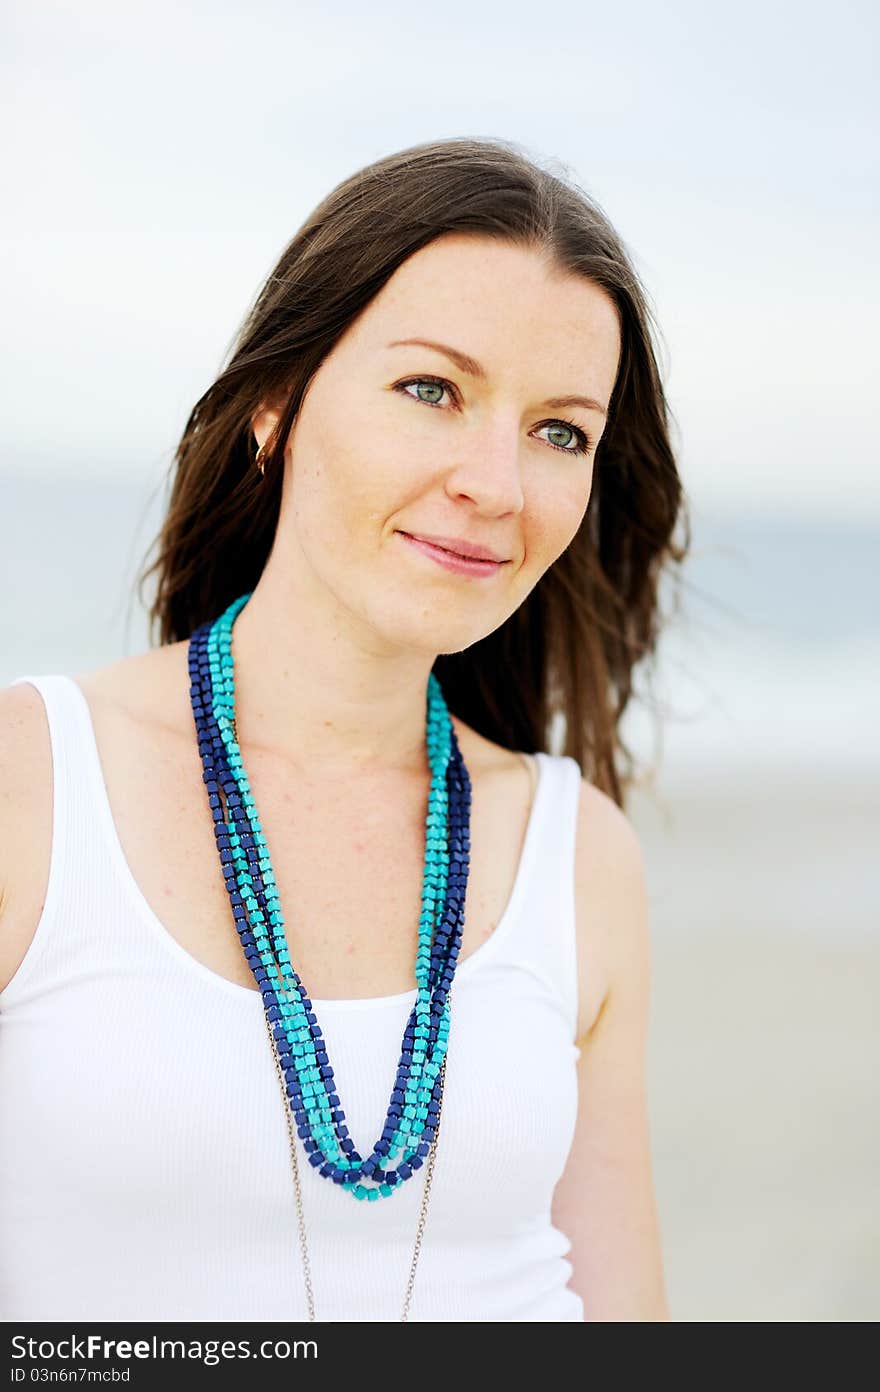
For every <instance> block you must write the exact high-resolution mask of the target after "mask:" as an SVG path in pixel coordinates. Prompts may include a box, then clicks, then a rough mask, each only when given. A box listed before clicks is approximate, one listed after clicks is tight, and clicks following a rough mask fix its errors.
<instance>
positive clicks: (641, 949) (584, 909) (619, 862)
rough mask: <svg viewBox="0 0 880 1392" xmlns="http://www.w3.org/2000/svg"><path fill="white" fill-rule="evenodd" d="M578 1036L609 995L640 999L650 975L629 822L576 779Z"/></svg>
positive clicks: (642, 877) (641, 868)
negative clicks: (577, 803)
mask: <svg viewBox="0 0 880 1392" xmlns="http://www.w3.org/2000/svg"><path fill="white" fill-rule="evenodd" d="M575 902H576V917H577V946H578V985H579V988H580V989H579V999H580V1002H581V1010H580V1012H579V1022H578V1023H579V1036H578V1037H579V1038H580V1039H583V1038H584V1037H585V1036H587V1035H588V1034H589V1033H590V1031H591V1030H592V1028H593V1026H594V1025H595V1023H596V1022H597V1020H598V1019H599V1017H600V1015H601V1013H602V1011H603V1010H604V1009H605V1007H606V1005H607V1003H608V1001H609V998H610V996H611V994H612V993H616V994H618V995H619V994H620V993H624V994H627V995H630V994H631V995H633V996H636V997H641V999H642V1001H644V996H645V992H646V990H647V983H648V974H649V970H650V957H649V948H650V935H649V912H648V896H647V878H646V870H645V860H644V854H643V851H642V846H641V842H640V840H639V837H638V834H637V832H636V830H635V828H634V827H633V824H632V822H631V821H630V820H629V818H628V817H627V815H626V813H625V812H624V811H623V809H622V808H620V807H619V806H618V805H617V803H616V802H615V801H614V799H613V798H611V797H609V795H608V794H607V793H604V792H603V791H602V790H601V789H600V788H597V787H596V786H595V785H594V784H592V783H590V782H589V781H588V780H587V779H585V778H582V779H581V790H580V803H579V808H578V819H577V836H576V844H575Z"/></svg>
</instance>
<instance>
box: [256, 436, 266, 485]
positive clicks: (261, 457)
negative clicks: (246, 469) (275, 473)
mask: <svg viewBox="0 0 880 1392" xmlns="http://www.w3.org/2000/svg"><path fill="white" fill-rule="evenodd" d="M266 443H267V444H268V441H267V442H266ZM265 450H266V445H260V448H259V449H258V450H257V457H256V459H255V460H254V463H255V464H256V466H257V468H258V469H259V471H260V477H261V478H265V477H266V454H265Z"/></svg>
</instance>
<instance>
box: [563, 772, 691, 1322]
mask: <svg viewBox="0 0 880 1392" xmlns="http://www.w3.org/2000/svg"><path fill="white" fill-rule="evenodd" d="M575 905H576V917H577V945H578V976H579V991H580V999H581V1001H583V1000H584V999H585V997H586V991H585V974H586V970H587V964H588V963H589V964H594V963H596V962H597V961H601V962H602V964H603V975H604V985H605V995H604V999H603V1001H602V1005H601V1008H600V1009H599V1011H598V1015H597V1017H596V1019H595V1021H594V1022H593V1024H592V1026H591V1027H590V1028H589V1029H588V1030H587V1031H586V1033H585V1034H583V1035H582V1036H581V1038H580V1039H579V1040H578V1041H577V1042H578V1045H579V1046H580V1049H581V1057H580V1059H579V1060H578V1065H577V1069H578V1119H577V1124H576V1127H575V1135H574V1140H573V1142H572V1148H571V1152H570V1154H569V1157H568V1160H567V1162H566V1167H565V1170H564V1172H563V1174H562V1176H561V1178H560V1180H559V1183H558V1184H557V1186H556V1189H555V1191H554V1197H553V1207H552V1217H553V1222H554V1224H555V1225H556V1226H557V1227H558V1228H560V1229H561V1230H562V1231H563V1232H564V1233H565V1234H566V1235H567V1236H568V1237H569V1238H570V1239H571V1243H572V1247H571V1251H570V1253H569V1260H570V1261H571V1263H572V1266H573V1272H572V1276H571V1280H570V1282H569V1285H570V1286H571V1288H572V1289H573V1290H575V1291H576V1292H577V1294H578V1295H580V1297H581V1298H582V1300H583V1302H584V1318H585V1320H587V1321H590V1322H593V1321H603V1322H604V1321H624V1322H633V1321H636V1322H645V1321H658V1320H661V1321H666V1320H669V1319H670V1314H669V1308H668V1304H667V1297H666V1292H665V1285H664V1275H663V1261H662V1253H661V1241H660V1232H659V1226H658V1221H657V1214H656V1208H655V1200H654V1192H653V1181H652V1176H651V1146H650V1136H649V1127H648V1111H647V1096H646V1078H645V1073H646V1057H645V1055H646V1041H647V1030H648V1015H649V1005H650V928H649V912H648V900H647V893H646V886H645V868H644V862H643V859H642V852H641V847H640V845H639V842H638V839H637V836H636V833H635V832H634V830H633V828H632V826H631V824H630V822H629V821H628V820H627V818H626V816H625V815H624V813H623V812H622V811H621V810H620V808H618V807H617V805H616V803H614V801H613V800H612V799H611V798H609V797H607V796H606V795H605V794H604V793H602V792H600V791H599V790H598V789H597V788H594V787H593V786H592V785H591V784H589V783H587V782H586V780H584V781H583V782H582V785H581V799H580V811H579V817H578V830H577V844H576V855H575ZM588 944H589V951H588V947H587V945H588ZM592 969H593V968H592V965H591V967H590V970H592Z"/></svg>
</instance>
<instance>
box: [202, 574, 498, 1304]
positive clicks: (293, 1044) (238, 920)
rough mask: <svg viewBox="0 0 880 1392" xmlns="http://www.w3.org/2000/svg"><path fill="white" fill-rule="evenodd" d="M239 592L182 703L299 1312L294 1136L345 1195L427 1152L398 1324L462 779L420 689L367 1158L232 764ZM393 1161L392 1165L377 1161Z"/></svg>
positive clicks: (436, 698) (432, 1131)
mask: <svg viewBox="0 0 880 1392" xmlns="http://www.w3.org/2000/svg"><path fill="white" fill-rule="evenodd" d="M249 599H250V594H249V593H248V594H245V595H242V596H240V598H238V599H236V600H234V601H233V603H232V604H230V605H229V606H228V608H227V609H226V610H225V611H224V613H223V614H221V615H220V617H219V618H217V619H214V620H209V621H208V622H206V623H204V624H202V625H201V626H200V627H199V628H197V629H196V630H195V632H194V633H193V634H192V636H191V638H190V640H189V648H188V661H189V673H190V700H191V704H192V710H193V716H194V720H195V726H196V735H197V739H198V745H199V752H200V755H201V760H202V767H203V781H204V784H205V788H206V791H207V796H208V803H209V806H210V809H211V815H212V818H213V822H214V833H215V838H216V842H217V850H218V854H219V857H220V865H221V870H222V873H223V877H224V881H225V884H226V888H227V891H228V893H229V898H230V904H231V907H232V913H233V917H234V920H235V925H236V929H237V931H238V934H239V937H240V940H241V945H242V948H243V951H244V954H245V958H246V960H247V962H248V964H249V966H250V967H251V970H252V972H253V974H254V979H255V980H256V982H257V985H258V987H259V989H260V992H261V994H262V998H263V1007H264V1015H265V1021H266V1027H267V1032H268V1035H269V1039H270V1043H271V1047H272V1053H273V1058H274V1062H275V1068H276V1073H277V1075H278V1079H279V1083H280V1085H281V1089H282V1093H283V1095H284V1102H285V1114H286V1119H287V1125H288V1135H289V1140H290V1152H291V1162H292V1166H293V1171H294V1184H295V1191H296V1199H297V1209H298V1217H299V1229H300V1240H301V1244H302V1252H303V1267H304V1274H305V1280H306V1293H307V1297H308V1305H309V1318H310V1319H314V1318H315V1313H314V1298H313V1293H312V1287H311V1276H310V1270H309V1264H308V1253H307V1247H306V1242H305V1224H304V1220H303V1215H302V1194H301V1188H300V1183H299V1172H298V1165H297V1144H296V1138H295V1134H294V1127H295V1130H296V1135H297V1136H298V1137H299V1139H300V1141H301V1142H302V1145H303V1149H304V1150H305V1152H306V1154H307V1156H308V1160H309V1164H310V1165H312V1166H313V1167H314V1168H315V1169H316V1171H317V1173H318V1174H319V1175H320V1176H321V1177H322V1178H324V1179H328V1180H330V1181H331V1183H334V1184H336V1185H338V1186H339V1188H340V1190H341V1191H342V1192H344V1193H347V1194H350V1195H351V1196H352V1197H353V1198H355V1199H358V1200H368V1201H376V1200H378V1199H380V1198H390V1197H391V1196H392V1195H393V1194H395V1193H396V1192H397V1190H398V1189H400V1188H401V1187H402V1185H403V1184H404V1183H406V1182H407V1181H408V1180H409V1179H411V1178H412V1177H413V1175H414V1174H415V1172H416V1171H417V1170H418V1169H419V1168H421V1166H422V1165H423V1164H425V1161H426V1159H427V1170H426V1184H425V1188H424V1192H423V1199H422V1211H421V1215H420V1220H419V1226H418V1231H417V1235H416V1245H415V1252H414V1256H413V1263H412V1267H411V1271H410V1277H409V1282H408V1286H407V1292H406V1298H405V1302H404V1312H403V1316H402V1318H403V1319H404V1320H405V1319H407V1318H408V1309H409V1303H410V1300H411V1297H412V1288H413V1283H414V1279H415V1269H416V1263H417V1261H418V1255H419V1249H420V1245H421V1239H422V1234H423V1230H424V1222H425V1214H426V1210H427V1200H428V1195H429V1192H430V1184H431V1177H432V1173H433V1167H434V1158H435V1154H436V1145H437V1134H438V1131H439V1123H440V1110H441V1103H442V1097H443V1085H444V1080H445V1071H446V1053H447V1048H448V1039H449V1029H450V1018H451V1016H450V1012H451V994H450V993H451V987H452V983H453V979H454V976H455V968H456V963H457V959H458V954H459V949H460V945H461V936H462V928H463V925H464V907H465V895H466V889H467V876H468V863H469V849H470V796H471V790H470V779H469V776H468V772H467V769H466V767H465V764H464V760H463V759H462V757H461V751H460V749H459V746H458V741H457V739H456V735H455V730H454V728H453V725H452V721H451V719H450V717H449V712H448V709H447V707H446V703H445V700H444V698H443V693H442V690H441V688H440V684H439V682H438V681H437V678H436V676H435V675H434V673H433V672H432V673H431V674H430V675H429V679H428V689H427V694H426V742H427V751H428V761H429V765H430V769H431V787H430V793H429V798H428V809H427V814H426V821H425V863H424V874H423V882H422V912H421V915H420V919H419V948H418V952H417V955H416V988H417V990H416V997H417V998H416V1002H415V1004H414V1006H413V1009H412V1012H411V1013H410V1016H409V1019H408V1021H407V1024H406V1027H405V1029H404V1033H403V1040H402V1045H401V1052H400V1058H399V1061H398V1066H397V1072H396V1076H395V1079H394V1083H393V1086H392V1089H391V1097H390V1101H389V1105H388V1111H387V1115H386V1118H385V1123H384V1126H383V1128H382V1131H381V1134H380V1136H379V1138H378V1139H377V1141H376V1143H375V1145H374V1146H373V1149H372V1153H371V1154H370V1155H369V1157H368V1158H367V1159H366V1160H364V1159H363V1158H362V1156H361V1155H360V1154H359V1153H358V1151H357V1150H356V1149H355V1146H354V1142H353V1141H352V1139H351V1137H350V1135H349V1132H348V1128H347V1126H346V1125H345V1113H344V1111H343V1110H342V1107H341V1104H340V1099H339V1096H338V1094H337V1092H336V1090H335V1086H336V1085H335V1082H334V1075H333V1068H332V1067H331V1065H330V1061H329V1057H328V1054H327V1048H326V1042H325V1040H324V1038H323V1034H322V1031H321V1028H320V1025H319V1024H318V1021H317V1018H316V1016H315V1013H314V1010H313V1009H312V1003H311V1000H310V999H309V997H308V994H307V993H306V991H305V988H304V986H303V984H302V982H301V980H300V978H299V976H298V974H297V972H296V971H295V970H294V968H293V965H292V963H291V959H290V950H289V944H288V941H287V935H286V932H285V927H284V917H283V914H282V911H281V905H280V901H279V898H278V891H277V886H276V883H275V876H274V873H273V870H272V865H271V860H270V856H269V850H268V846H267V844H266V838H265V835H264V833H263V829H262V827H261V825H260V820H259V816H258V813H257V809H256V804H255V802H254V799H253V795H252V793H251V789H250V784H249V782H248V778H247V774H246V772H245V769H244V763H243V760H242V757H241V750H240V748H239V745H238V735H237V728H236V719H235V683H234V664H233V660H232V630H233V626H234V623H235V620H236V618H237V617H238V614H239V613H240V612H241V610H242V609H243V608H244V606H245V605H246V604H247V602H248V600H249ZM398 1157H402V1158H400V1160H399V1161H398V1163H396V1164H393V1163H391V1162H393V1161H397V1160H398Z"/></svg>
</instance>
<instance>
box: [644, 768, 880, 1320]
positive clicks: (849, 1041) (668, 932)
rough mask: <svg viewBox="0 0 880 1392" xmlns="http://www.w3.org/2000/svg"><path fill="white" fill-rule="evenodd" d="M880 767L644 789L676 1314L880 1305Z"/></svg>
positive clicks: (781, 1316) (654, 1092)
mask: <svg viewBox="0 0 880 1392" xmlns="http://www.w3.org/2000/svg"><path fill="white" fill-rule="evenodd" d="M877 786H878V785H877V783H876V782H875V781H874V780H873V779H871V778H868V777H867V776H866V777H864V778H860V779H857V780H851V779H845V778H839V779H836V780H833V779H830V778H828V777H826V776H821V777H820V776H816V777H813V778H810V777H808V776H807V775H806V774H805V773H803V772H800V773H796V774H791V773H779V772H775V773H772V774H771V773H769V772H765V773H764V774H763V775H762V776H761V778H754V777H748V776H746V774H745V773H742V774H741V775H739V776H736V777H733V776H728V778H727V779H726V781H725V780H721V781H719V780H717V779H713V780H708V779H706V780H705V781H703V780H701V781H699V782H697V781H692V782H691V783H690V784H689V785H688V784H682V785H681V786H679V787H678V788H677V789H676V790H674V791H671V790H669V789H668V788H663V787H662V786H661V789H660V791H659V792H658V793H657V794H649V793H646V792H637V793H634V794H633V795H632V799H631V801H630V803H629V805H628V808H627V811H628V815H629V816H630V818H631V820H632V822H633V824H634V825H635V826H636V828H637V830H638V832H639V835H640V839H641V842H642V846H643V849H644V852H645V859H646V864H647V870H648V879H649V892H650V898H651V906H652V942H653V993H652V1010H651V1028H650V1036H649V1060H648V1077H649V1088H650V1115H651V1130H652V1146H653V1153H654V1175H655V1185H656V1193H657V1203H658V1210H659V1216H660V1224H661V1230H662V1236H663V1248H664V1256H665V1264H666V1275H667V1286H668V1292H669V1299H670V1306H671V1312H672V1318H673V1319H675V1320H688V1321H704V1320H725V1321H726V1320H732V1321H758V1320H762V1321H763V1320H770V1321H799V1320H817V1321H839V1320H846V1321H849V1320H855V1321H869V1320H876V1319H877V1318H878V1317H880V1203H878V1193H880V1185H878V1176H880V1108H878V1082H877V1075H878V1069H877V1062H878V1049H877V1029H876V1023H875V1022H876V1019H877V1014H878V1012H877V1000H878V996H880V915H878V912H877V900H878V895H877V872H876V860H877V857H876V845H877V840H878V838H877V830H878V795H877V792H876V788H877Z"/></svg>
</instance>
